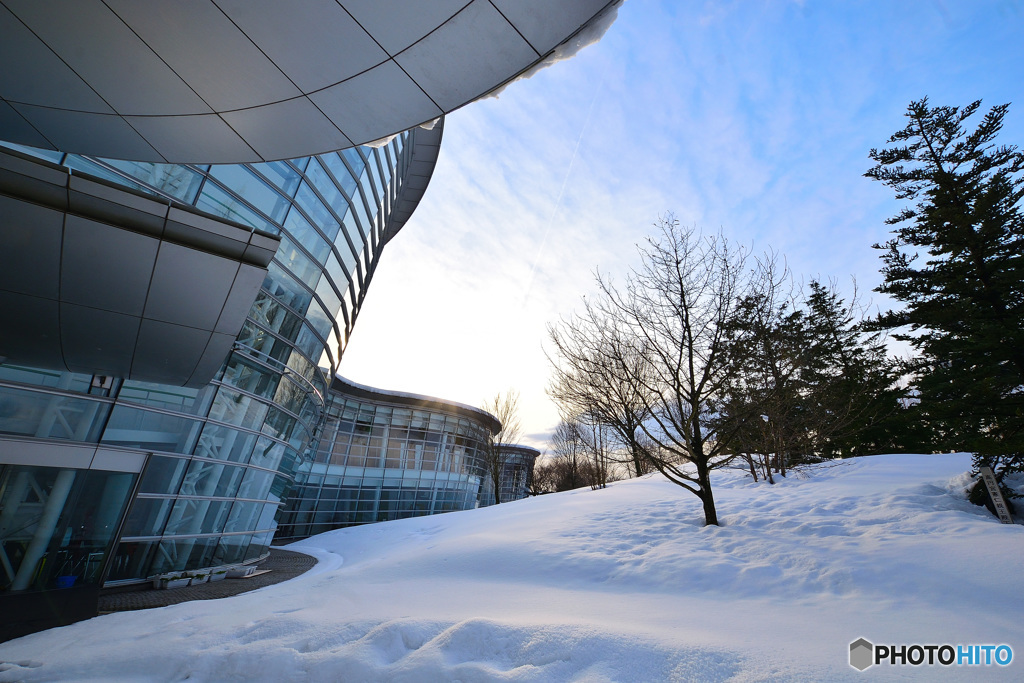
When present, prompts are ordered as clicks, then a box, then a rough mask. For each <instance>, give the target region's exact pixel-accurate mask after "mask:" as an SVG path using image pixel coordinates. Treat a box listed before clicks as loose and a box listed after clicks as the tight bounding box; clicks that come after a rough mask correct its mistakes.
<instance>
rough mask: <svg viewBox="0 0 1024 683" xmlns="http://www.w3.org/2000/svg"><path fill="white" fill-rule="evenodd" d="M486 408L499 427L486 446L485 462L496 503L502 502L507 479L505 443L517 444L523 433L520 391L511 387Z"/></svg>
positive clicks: (499, 393) (485, 403)
mask: <svg viewBox="0 0 1024 683" xmlns="http://www.w3.org/2000/svg"><path fill="white" fill-rule="evenodd" d="M482 407H483V409H484V410H486V411H487V412H489V413H490V414H492V415H494V417H496V418H498V422H500V423H501V429H499V430H498V431H497V432H496V433H495V434H494V435H493V436H492V437H491V438H490V439H489V440H488V441H487V442H486V443H485V446H484V463H485V466H486V468H487V476H488V478H489V479H490V481H491V486H492V488H493V489H494V503H495V505H497V504H498V503H501V485H502V484H503V483H504V479H505V465H506V461H507V460H508V454H507V451H505V449H503V448H502V446H503V445H507V446H515V445H517V444H518V443H519V438H520V436H521V435H522V423H521V422H520V421H519V392H518V391H514V390H512V389H509V390H508V391H506V392H505V393H501V392H498V394H497V395H496V396H495V397H494V398H493V399H490V400H488V401H485V402H484V405H483V406H482Z"/></svg>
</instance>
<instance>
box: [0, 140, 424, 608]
mask: <svg viewBox="0 0 1024 683" xmlns="http://www.w3.org/2000/svg"><path fill="white" fill-rule="evenodd" d="M417 131H418V129H414V130H413V131H410V132H406V133H403V134H401V135H399V136H398V137H396V138H395V139H393V140H391V141H390V142H388V143H387V144H386V145H385V146H384V147H381V148H377V149H373V148H369V147H361V148H355V149H348V150H345V151H343V152H338V153H330V154H325V155H321V156H318V157H306V158H300V159H293V160H289V161H281V162H273V163H260V164H239V165H232V166H208V165H169V164H156V163H142V162H128V161H114V160H104V159H97V158H90V157H81V156H75V155H61V154H53V153H48V152H40V151H38V150H31V149H29V148H24V147H20V146H16V145H9V146H10V147H12V148H14V149H17V150H19V151H22V152H28V153H32V154H35V155H36V156H39V157H42V158H46V159H48V160H50V161H55V162H57V163H61V164H63V165H65V166H67V167H70V168H72V169H74V171H80V172H83V173H87V174H90V175H93V176H99V177H102V178H104V179H106V180H110V181H114V182H117V183H120V184H122V185H126V186H129V187H133V188H136V189H141V190H144V191H146V192H148V193H151V194H155V195H158V196H162V197H166V198H168V199H173V200H175V201H177V202H182V203H185V204H189V205H192V206H195V207H197V208H198V209H200V210H202V211H204V212H207V213H209V214H213V215H214V216H217V217H221V218H224V219H228V220H230V221H234V222H237V223H242V224H244V225H247V226H250V227H252V228H254V229H260V230H263V231H267V232H270V233H273V234H275V235H279V236H280V237H281V245H280V248H279V249H278V251H277V254H276V256H275V258H274V260H273V262H272V263H271V264H270V266H269V267H268V273H267V276H266V278H265V280H264V282H263V285H262V288H261V290H260V292H259V294H258V296H257V297H256V299H255V301H254V302H253V304H252V307H251V309H250V311H249V313H248V316H247V318H246V321H245V324H244V326H243V328H242V331H241V333H240V334H239V335H238V338H237V340H236V342H235V344H234V347H233V349H232V351H231V353H230V354H229V355H228V357H227V358H226V359H225V362H224V364H223V367H222V369H221V370H220V372H218V373H217V375H216V377H215V379H214V380H213V381H212V382H210V384H209V385H207V386H205V387H202V388H199V389H189V388H182V387H176V386H169V385H163V384H153V383H146V382H139V381H134V380H128V379H124V378H116V377H115V378H111V377H96V376H90V375H81V374H76V373H71V372H58V371H51V370H44V369H39V368H29V367H17V366H12V365H9V364H0V549H2V550H3V552H2V554H0V592H2V591H5V590H22V589H25V588H28V587H30V586H34V587H43V588H45V587H50V586H51V584H53V582H54V581H55V580H56V579H55V578H54V577H56V576H58V575H60V574H59V570H60V569H61V568H62V567H64V566H65V565H67V566H69V567H74V568H75V570H76V575H77V576H79V577H86V576H89V577H93V578H94V579H96V580H99V575H98V573H97V572H98V571H99V569H98V568H97V567H98V566H99V564H102V563H105V566H107V575H106V580H107V581H108V582H114V583H117V582H131V581H138V580H142V579H145V578H146V577H149V576H151V575H154V574H158V573H161V572H164V571H169V570H180V569H192V568H201V567H207V566H214V565H222V564H231V563H237V562H243V561H247V560H252V559H255V558H259V557H260V556H262V555H264V554H265V553H266V552H267V549H268V547H269V545H270V541H271V539H272V538H273V536H274V533H275V530H276V529H277V526H278V522H279V519H280V516H281V513H282V507H281V506H282V503H283V501H284V499H285V498H286V496H287V492H288V491H289V489H290V488H291V487H292V485H293V483H294V478H295V473H296V471H297V470H298V469H299V468H300V466H303V463H304V462H305V460H306V459H310V456H311V454H312V453H313V452H314V449H315V447H316V443H317V441H318V437H319V435H320V432H321V430H322V428H323V424H324V421H325V419H326V415H327V387H328V384H329V380H330V377H332V376H333V374H334V373H335V372H336V371H337V367H338V362H339V360H340V358H341V354H342V352H343V351H344V347H345V344H346V342H347V340H348V337H349V334H350V333H351V331H352V325H353V324H354V322H355V319H356V317H357V315H358V312H359V307H360V305H361V302H362V300H363V296H364V294H365V291H366V287H367V284H368V282H369V280H370V277H371V275H372V272H373V269H374V267H375V265H376V262H377V259H378V257H379V256H380V253H381V250H382V248H383V244H384V236H385V234H388V232H387V231H388V229H389V227H391V226H390V225H389V219H390V217H391V214H392V212H393V211H394V210H395V208H396V206H397V204H398V202H399V198H400V190H401V187H402V183H403V178H404V177H405V173H406V170H407V168H408V166H409V163H410V160H411V152H412V143H413V141H414V139H415V136H416V135H417ZM392 229H393V228H392ZM181 277H182V278H187V277H188V273H182V274H181ZM57 443H64V444H76V445H78V446H79V447H81V446H82V445H86V444H88V445H90V446H91V447H92V449H93V450H92V451H90V452H93V453H97V454H98V453H100V452H103V453H107V454H108V455H107V457H106V459H105V460H103V461H102V462H100V461H99V460H97V458H99V456H98V455H97V456H95V457H94V458H93V460H91V461H90V462H92V463H93V464H92V465H90V464H89V463H86V464H85V469H84V470H82V469H75V468H71V467H61V466H60V464H61V462H60V459H61V457H62V456H61V453H63V452H64V451H62V450H61V449H60V448H57V447H56V446H54V448H53V449H51V450H52V456H53V457H51V458H49V459H48V460H47V463H46V464H47V465H51V464H52V465H55V467H47V466H36V465H32V464H28V465H26V464H24V460H25V458H26V456H25V455H24V454H25V453H26V452H28V450H26V449H30V448H31V449H33V450H32V452H38V450H39V446H41V445H43V446H45V445H46V444H57ZM79 450H81V448H79ZM75 452H76V453H77V452H78V451H75ZM110 454H113V455H110ZM131 454H135V455H137V456H139V459H138V462H140V463H144V466H142V465H140V466H139V467H136V468H129V469H134V471H131V472H117V471H116V469H117V467H119V465H117V464H116V463H118V462H121V461H122V460H124V458H125V457H128V455H131ZM122 456H123V457H122ZM119 457H120V458H121V460H118V458H119ZM100 460H102V458H101V459H100ZM133 462H134V461H133ZM5 463H6V464H5ZM97 463H99V464H97ZM111 463H114V464H111ZM98 467H107V468H108V470H105V471H100V470H99V469H97V468H98ZM109 468H114V469H113V470H110V469H109ZM115 481H116V482H117V483H116V485H115V484H114V483H113V482H115ZM26 482H28V483H26ZM23 484H24V485H23ZM91 498H95V501H93V502H96V501H99V502H100V503H102V505H100V507H101V508H102V515H101V514H100V512H94V513H90V512H89V511H88V510H86V509H85V508H83V507H81V506H83V505H91V504H92V503H86V502H84V501H87V499H91ZM62 500H63V502H60V501H62ZM74 501H83V502H81V503H76V502H74ZM130 501H131V504H130V506H129V502H130ZM100 503H97V505H99V504H100ZM76 505H77V506H78V507H75V506H76ZM58 508H59V510H58ZM126 508H128V511H127V514H125V513H124V509H126ZM115 511H116V512H117V515H114V517H115V518H116V519H115V523H114V524H113V525H111V524H108V523H106V522H104V526H103V531H101V530H99V528H98V527H97V528H96V529H91V528H90V529H86V530H85V531H81V530H74V529H72V530H70V531H69V529H70V527H67V525H66V524H65V523H64V521H63V520H65V518H67V519H72V518H74V517H75V515H86V516H88V515H89V514H92V516H93V517H102V519H103V520H107V518H108V517H109V516H110V515H113V514H114V512H115ZM68 515H70V517H69V516H68ZM86 526H88V524H87V525H86ZM47 534H48V535H47ZM104 534H107V535H104ZM43 536H46V539H45V541H44V540H43ZM80 536H81V538H82V539H83V540H79V537H80ZM118 538H119V540H118ZM104 544H106V545H104ZM110 546H113V549H112V550H111V549H110ZM40 548H42V550H40ZM97 553H100V557H99V558H97V556H96V554H97ZM89 558H92V559H89ZM100 559H102V561H103V562H102V563H101V562H100V561H99V560H100ZM29 564H32V565H33V566H32V567H29ZM28 575H31V577H32V578H31V580H26V579H24V578H22V577H23V576H28ZM79 580H84V578H80V579H79ZM26 581H27V582H26ZM65 581H66V580H65Z"/></svg>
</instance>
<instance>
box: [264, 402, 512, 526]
mask: <svg viewBox="0 0 1024 683" xmlns="http://www.w3.org/2000/svg"><path fill="white" fill-rule="evenodd" d="M368 393H371V392H368V391H366V390H363V391H361V392H360V394H361V395H360V396H358V397H357V396H354V395H351V394H349V393H347V392H346V385H345V384H343V383H337V382H336V383H335V384H334V385H333V387H332V389H331V393H330V397H331V398H330V407H329V408H328V416H327V423H326V426H325V428H324V433H323V437H322V438H321V439H320V445H319V447H318V449H317V452H316V457H315V458H314V459H313V460H312V461H310V462H306V463H303V465H302V466H301V468H300V470H299V472H298V473H297V477H296V488H295V490H294V491H293V493H292V496H291V497H290V498H289V500H288V503H287V506H286V509H285V513H284V517H283V519H282V521H281V527H280V530H279V532H278V535H277V538H278V539H281V540H296V539H300V538H306V537H308V536H312V535H314V534H318V533H322V532H324V531H330V530H331V529H337V528H339V527H345V526H352V525H357V524H366V523H369V522H382V521H386V520H392V519H404V518H406V517H418V516H421V515H430V514H436V513H439V512H450V511H453V510H467V509H472V508H475V507H477V505H478V503H479V497H480V493H481V487H482V486H483V484H484V481H485V479H486V477H485V472H486V467H485V461H484V447H485V444H486V443H487V440H488V439H489V438H490V437H491V434H493V432H494V430H495V429H496V427H497V423H496V421H495V419H494V418H493V417H492V416H490V415H489V414H487V413H485V412H483V411H480V410H477V409H475V408H469V407H468V406H462V405H460V404H456V403H448V402H445V401H440V400H437V399H427V398H426V397H413V396H411V395H408V394H390V395H389V394H387V393H386V392H380V394H379V395H377V396H367V394H368Z"/></svg>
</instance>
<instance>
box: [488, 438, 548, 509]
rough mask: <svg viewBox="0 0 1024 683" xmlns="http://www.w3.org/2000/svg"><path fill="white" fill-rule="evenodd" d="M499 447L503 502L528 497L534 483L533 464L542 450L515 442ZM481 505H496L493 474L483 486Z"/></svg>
mask: <svg viewBox="0 0 1024 683" xmlns="http://www.w3.org/2000/svg"><path fill="white" fill-rule="evenodd" d="M497 448H498V455H499V457H500V458H501V476H500V477H499V479H498V482H499V484H498V485H499V486H500V488H501V502H503V503H507V502H509V501H513V500H520V499H522V498H526V497H527V496H529V495H530V484H532V483H533V464H534V462H535V461H536V460H537V456H539V455H540V451H538V450H537V449H536V448H530V447H529V446H519V445H513V444H498V446H497ZM480 505H481V507H483V506H486V505H494V480H493V479H492V478H491V476H488V477H487V481H485V482H484V484H483V486H482V487H481V490H480Z"/></svg>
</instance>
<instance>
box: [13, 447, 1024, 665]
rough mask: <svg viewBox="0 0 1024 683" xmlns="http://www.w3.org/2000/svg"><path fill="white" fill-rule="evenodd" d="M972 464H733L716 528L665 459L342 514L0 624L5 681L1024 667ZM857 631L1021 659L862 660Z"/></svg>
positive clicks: (1018, 574) (1013, 607) (918, 459)
mask: <svg viewBox="0 0 1024 683" xmlns="http://www.w3.org/2000/svg"><path fill="white" fill-rule="evenodd" d="M969 467H970V458H969V456H966V455H931V456H920V455H914V456H906V455H901V456H876V457H872V458H861V459H856V460H848V461H842V462H839V463H836V464H834V465H831V466H825V467H819V468H814V469H812V470H808V471H806V472H803V473H797V474H794V475H792V476H790V477H789V478H788V479H786V480H783V481H781V482H780V483H778V484H776V485H775V486H771V485H768V484H763V483H759V484H754V483H752V482H751V481H750V480H749V478H745V477H743V476H742V475H741V474H740V473H738V472H725V473H722V474H719V475H718V476H717V479H716V480H714V483H715V484H716V486H717V489H716V491H717V500H718V505H719V511H720V515H721V518H722V520H723V523H724V526H722V527H703V526H701V521H702V518H701V514H700V506H699V502H698V500H697V498H696V497H694V496H692V495H690V494H689V493H687V492H685V491H683V490H682V489H680V488H678V487H676V486H674V485H672V484H670V483H667V482H666V481H664V480H662V479H659V478H654V477H648V478H644V479H640V480H632V481H626V482H618V483H615V484H613V485H611V486H610V487H609V488H608V489H606V490H603V491H591V490H589V489H587V490H578V491H572V492H568V493H563V494H556V495H550V496H543V497H540V498H535V499H529V500H525V501H518V502H515V503H510V504H505V505H500V506H497V507H493V508H487V509H482V510H474V511H469V512H459V513H451V514H446V515H440V516H435V517H425V518H418V519H409V520H402V521H397V522H387V523H383V524H375V525H370V526H365V527H358V528H352V529H344V530H340V531H335V532H331V533H328V534H323V535H321V536H317V537H314V538H311V539H308V540H306V541H302V542H300V543H298V544H295V545H293V546H291V548H292V549H295V550H302V551H305V552H309V553H311V554H313V555H316V556H317V557H318V558H320V563H319V564H318V565H317V566H316V567H315V568H314V569H313V570H311V571H310V572H308V573H307V574H305V575H303V576H301V577H299V578H296V579H293V580H291V581H288V582H285V583H282V584H278V585H276V586H271V587H268V588H265V589H262V590H259V591H255V592H252V593H247V594H244V595H240V596H237V597H234V598H228V599H225V600H215V601H200V602H192V603H185V604H181V605H175V606H173V607H166V608H162V609H156V610H146V611H141V612H129V613H121V614H113V615H109V616H104V617H99V618H96V619H92V620H89V621H86V622H82V623H79V624H75V625H72V626H67V627H64V628H60V629H54V630H52V631H48V632H45V633H39V634H35V635H32V636H28V637H25V638H21V639H18V640H14V641H11V642H8V643H5V644H0V662H3V663H2V664H0V681H21V680H25V681H43V680H45V681H57V680H59V681H81V680H95V681H151V680H152V681H178V680H182V679H186V678H187V679H190V680H199V681H233V680H234V681H250V680H265V681H284V680H317V681H321V680H322V681H415V682H420V681H491V680H502V681H505V680H508V681H524V680H528V681H534V680H542V681H548V680H551V681H564V680H571V681H630V682H632V681H667V680H681V681H688V680H700V681H705V680H738V681H746V680H800V681H807V680H818V681H823V680H845V679H849V680H866V679H868V678H874V679H877V678H880V677H884V678H887V679H889V678H900V677H908V678H921V679H936V678H940V679H950V680H968V679H970V680H977V679H979V678H981V679H1002V680H1018V681H1019V680H1024V571H1022V567H1024V526H1021V525H1012V526H1011V525H1001V524H999V522H998V521H997V520H996V519H995V518H994V517H993V516H991V515H990V514H989V513H988V512H986V511H985V510H983V509H981V508H977V507H974V506H973V505H971V504H969V503H968V502H966V500H965V499H964V492H963V486H964V484H965V483H966V482H967V481H968V478H967V476H966V472H967V470H968V469H969ZM859 637H864V638H867V639H868V640H869V641H871V642H873V643H891V644H913V643H920V644H945V643H950V644H1003V643H1005V644H1007V645H1010V646H1011V647H1013V648H1014V661H1013V662H1012V663H1011V664H1010V665H1009V666H1007V667H999V666H995V665H993V666H988V667H984V666H959V667H958V666H949V667H940V666H935V667H928V666H918V667H913V666H902V667H899V666H897V667H889V666H877V667H872V668H871V669H868V670H867V671H865V672H863V673H860V672H857V671H855V670H854V669H852V668H851V667H850V666H849V664H848V663H847V660H848V652H849V644H850V642H851V641H853V640H855V639H857V638H859Z"/></svg>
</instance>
